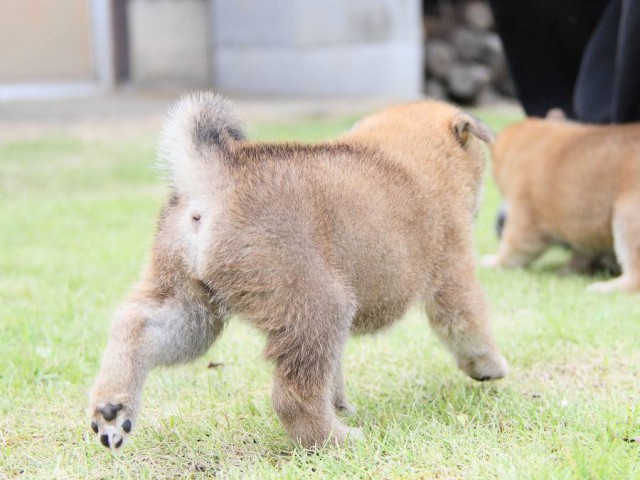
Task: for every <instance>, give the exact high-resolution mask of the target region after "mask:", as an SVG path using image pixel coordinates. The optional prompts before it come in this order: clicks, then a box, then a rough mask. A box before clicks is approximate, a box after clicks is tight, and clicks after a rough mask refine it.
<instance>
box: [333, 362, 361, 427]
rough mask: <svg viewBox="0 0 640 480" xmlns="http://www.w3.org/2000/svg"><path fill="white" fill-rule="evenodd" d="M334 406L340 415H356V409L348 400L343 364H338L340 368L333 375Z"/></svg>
mask: <svg viewBox="0 0 640 480" xmlns="http://www.w3.org/2000/svg"><path fill="white" fill-rule="evenodd" d="M333 406H334V408H335V409H336V411H337V412H338V413H341V414H343V415H353V414H354V413H356V408H355V407H354V406H353V405H351V404H350V403H349V401H348V400H347V392H346V389H345V386H344V376H343V374H342V362H340V363H338V368H337V370H336V372H335V374H334V375H333Z"/></svg>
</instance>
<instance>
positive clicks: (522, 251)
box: [483, 117, 640, 291]
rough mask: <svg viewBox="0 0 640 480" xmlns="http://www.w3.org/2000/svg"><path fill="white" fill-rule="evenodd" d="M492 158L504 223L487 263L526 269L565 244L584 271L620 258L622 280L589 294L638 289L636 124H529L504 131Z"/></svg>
mask: <svg viewBox="0 0 640 480" xmlns="http://www.w3.org/2000/svg"><path fill="white" fill-rule="evenodd" d="M556 118H557V117H556ZM492 153H493V175H494V178H495V179H496V182H497V184H498V187H499V188H500V191H501V192H502V195H503V197H504V200H505V205H506V207H507V220H506V224H505V226H504V231H503V234H502V239H501V242H500V246H499V248H498V252H497V253H496V254H495V255H491V256H488V257H485V258H484V259H483V263H484V264H485V265H487V266H500V267H526V266H527V265H528V264H529V263H531V262H532V261H533V260H535V259H536V258H537V257H538V256H539V255H541V254H542V253H543V252H544V251H545V250H546V249H547V248H548V247H549V246H550V245H552V244H558V243H560V244H566V245H568V246H569V247H570V248H571V249H572V250H573V251H574V252H575V254H574V258H573V259H572V261H571V266H572V267H574V268H579V269H585V270H586V269H588V267H589V266H590V265H591V261H590V259H600V258H604V259H606V258H607V256H610V255H611V254H613V253H615V256H616V257H617V260H618V263H619V264H620V267H621V269H622V275H621V276H620V277H619V278H616V279H614V280H611V281H608V282H599V283H595V284H593V285H591V286H590V288H591V289H592V290H597V291H610V290H618V289H622V290H628V291H637V290H639V289H640V210H639V208H640V125H639V124H630V125H611V126H596V125H583V124H578V123H574V122H569V121H559V120H558V119H556V120H542V119H533V118H532V119H527V120H524V121H522V122H520V123H518V124H515V125H513V126H511V127H509V128H507V129H505V130H504V131H503V132H502V133H501V134H500V135H499V137H498V140H497V142H496V143H495V144H494V146H493V152H492Z"/></svg>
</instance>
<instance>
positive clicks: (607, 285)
mask: <svg viewBox="0 0 640 480" xmlns="http://www.w3.org/2000/svg"><path fill="white" fill-rule="evenodd" d="M639 290H640V282H638V281H634V279H633V278H632V277H625V276H622V277H618V278H614V279H613V280H607V281H606V282H595V283H592V284H591V285H589V286H588V287H587V291H588V292H597V293H613V292H619V291H623V292H635V291H639Z"/></svg>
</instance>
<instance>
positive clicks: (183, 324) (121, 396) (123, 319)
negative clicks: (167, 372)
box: [89, 286, 222, 449]
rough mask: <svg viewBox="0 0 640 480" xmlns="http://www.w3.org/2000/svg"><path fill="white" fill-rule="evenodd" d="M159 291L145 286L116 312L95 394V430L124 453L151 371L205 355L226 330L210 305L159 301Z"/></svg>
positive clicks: (172, 299)
mask: <svg viewBox="0 0 640 480" xmlns="http://www.w3.org/2000/svg"><path fill="white" fill-rule="evenodd" d="M154 288H156V287H150V289H147V288H145V286H141V288H139V290H138V293H137V294H136V295H134V297H133V298H132V299H131V300H130V301H128V302H126V303H125V304H124V305H123V306H122V307H121V308H120V309H119V310H118V312H117V313H116V316H115V319H114V321H113V323H112V327H111V335H110V338H109V342H108V344H107V348H106V351H105V352H104V355H103V359H102V366H101V369H100V372H99V374H98V377H97V379H96V381H95V384H94V385H93V388H92V389H91V393H90V405H89V415H90V416H91V428H92V429H93V431H94V432H95V433H96V434H97V436H98V439H99V440H100V443H102V445H104V446H105V447H107V448H111V449H118V448H120V447H121V446H122V444H123V442H124V440H125V439H126V437H127V436H128V434H129V433H130V432H131V430H132V429H133V427H134V426H135V423H136V418H137V415H138V408H139V404H140V397H141V393H142V387H143V383H144V381H145V378H146V376H147V373H148V372H149V370H151V369H152V368H153V367H155V366H158V365H172V364H174V363H178V362H186V361H189V360H192V359H194V358H196V357H198V356H199V355H202V354H203V353H205V352H206V351H207V349H208V348H209V346H210V345H211V343H212V342H213V340H214V339H215V337H216V336H217V335H218V334H219V333H220V331H221V329H222V321H221V318H216V316H215V314H214V313H212V311H211V309H210V308H209V307H208V306H207V305H206V304H204V303H200V302H198V301H197V300H196V299H193V300H191V299H179V298H177V297H175V296H169V297H165V296H163V295H160V296H159V295H157V292H154V291H153V290H154Z"/></svg>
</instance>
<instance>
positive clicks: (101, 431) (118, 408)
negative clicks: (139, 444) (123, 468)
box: [91, 402, 133, 451]
mask: <svg viewBox="0 0 640 480" xmlns="http://www.w3.org/2000/svg"><path fill="white" fill-rule="evenodd" d="M132 429H133V415H132V414H131V410H130V409H129V408H127V406H126V404H124V403H116V402H100V403H98V404H96V405H95V407H94V408H93V410H92V418H91V430H93V433H95V434H96V436H97V438H98V440H99V442H100V443H101V444H102V445H103V446H105V447H107V448H108V449H110V450H111V451H116V450H118V449H119V448H120V447H122V445H123V444H124V441H125V439H126V438H127V437H128V435H129V433H131V430H132Z"/></svg>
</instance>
